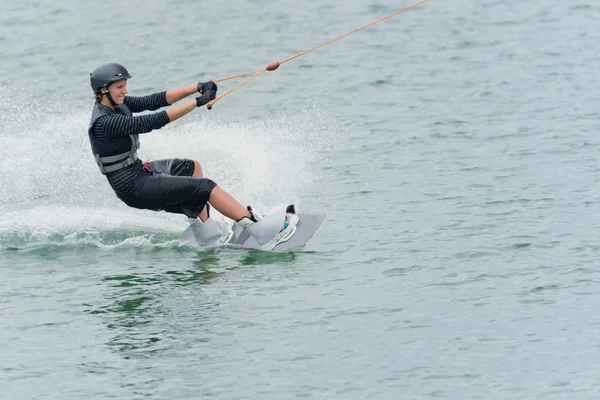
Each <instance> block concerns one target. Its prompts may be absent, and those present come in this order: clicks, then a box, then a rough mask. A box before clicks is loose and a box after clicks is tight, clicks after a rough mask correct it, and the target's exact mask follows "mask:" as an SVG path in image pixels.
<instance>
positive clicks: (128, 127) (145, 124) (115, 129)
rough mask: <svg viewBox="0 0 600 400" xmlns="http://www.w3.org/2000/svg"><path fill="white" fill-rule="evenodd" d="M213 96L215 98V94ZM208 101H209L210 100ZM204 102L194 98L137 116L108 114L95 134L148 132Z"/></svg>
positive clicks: (99, 121) (99, 122) (97, 124)
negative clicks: (166, 108)
mask: <svg viewBox="0 0 600 400" xmlns="http://www.w3.org/2000/svg"><path fill="white" fill-rule="evenodd" d="M212 97H213V98H214V96H212ZM206 102H208V100H207V101H206ZM202 103H203V102H201V101H198V100H192V101H189V102H186V103H184V104H181V105H178V106H175V107H171V108H169V109H168V110H166V111H161V112H158V113H154V114H148V115H140V116H136V117H128V116H126V115H123V114H112V115H107V116H105V117H102V118H100V119H99V120H98V121H97V122H96V126H95V129H94V134H95V135H96V136H98V137H100V136H104V137H108V138H112V137H117V136H127V135H135V134H138V135H139V134H142V133H148V132H151V131H153V130H155V129H160V128H162V127H163V126H165V125H167V124H168V123H169V122H173V121H175V120H176V119H179V118H181V117H183V116H184V115H186V114H187V113H189V112H190V111H192V110H194V109H195V108H197V107H199V104H202ZM204 104H206V103H204ZM202 105H203V104H202Z"/></svg>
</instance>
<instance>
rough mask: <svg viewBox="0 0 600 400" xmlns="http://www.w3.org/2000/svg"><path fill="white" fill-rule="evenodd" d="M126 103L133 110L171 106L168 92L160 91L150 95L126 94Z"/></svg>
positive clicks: (148, 109)
mask: <svg viewBox="0 0 600 400" xmlns="http://www.w3.org/2000/svg"><path fill="white" fill-rule="evenodd" d="M124 103H125V104H126V105H127V107H129V109H130V110H131V112H142V111H154V110H158V109H159V108H161V107H166V106H170V104H169V103H167V92H166V91H165V92H158V93H154V94H151V95H149V96H141V97H133V96H125V100H124Z"/></svg>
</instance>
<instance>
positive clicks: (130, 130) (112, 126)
mask: <svg viewBox="0 0 600 400" xmlns="http://www.w3.org/2000/svg"><path fill="white" fill-rule="evenodd" d="M169 122H171V120H170V119H169V115H168V114H167V112H166V111H161V112H158V113H154V114H148V115H140V116H136V117H128V116H126V115H123V114H112V115H106V116H104V117H101V118H99V119H98V120H97V121H96V124H95V126H94V134H95V135H96V137H98V138H102V137H105V138H114V137H117V136H127V135H135V134H141V133H148V132H151V131H153V130H154V129H160V128H162V127H163V126H165V125H167V124H168V123H169Z"/></svg>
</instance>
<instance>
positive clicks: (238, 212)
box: [201, 186, 252, 221]
mask: <svg viewBox="0 0 600 400" xmlns="http://www.w3.org/2000/svg"><path fill="white" fill-rule="evenodd" d="M208 201H209V203H210V204H211V205H212V206H213V207H214V208H216V209H217V210H218V211H219V212H220V213H221V214H223V215H224V216H226V217H229V218H231V219H232V220H234V221H239V220H240V219H242V218H244V217H248V218H250V217H251V216H252V215H251V214H250V211H248V209H246V207H244V206H243V205H241V204H240V202H239V201H237V200H236V199H234V198H233V197H232V196H231V195H230V194H229V193H227V192H225V191H223V189H221V188H220V187H218V186H216V187H215V188H214V189H213V190H212V192H210V197H209V198H208ZM201 215H202V214H201Z"/></svg>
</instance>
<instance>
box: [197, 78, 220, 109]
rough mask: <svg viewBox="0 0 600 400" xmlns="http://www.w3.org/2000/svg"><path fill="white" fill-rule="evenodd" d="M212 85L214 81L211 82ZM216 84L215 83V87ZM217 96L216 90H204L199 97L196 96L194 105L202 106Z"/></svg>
mask: <svg viewBox="0 0 600 400" xmlns="http://www.w3.org/2000/svg"><path fill="white" fill-rule="evenodd" d="M213 85H214V83H213ZM216 86H217V85H215V87H216ZM216 97H217V91H216V90H208V91H204V94H203V95H202V96H200V97H196V106H197V107H202V106H203V105H205V104H208V103H209V102H210V101H211V100H214V99H215V98H216Z"/></svg>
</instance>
